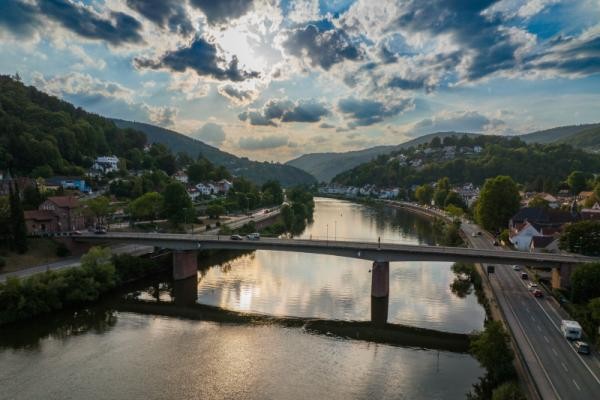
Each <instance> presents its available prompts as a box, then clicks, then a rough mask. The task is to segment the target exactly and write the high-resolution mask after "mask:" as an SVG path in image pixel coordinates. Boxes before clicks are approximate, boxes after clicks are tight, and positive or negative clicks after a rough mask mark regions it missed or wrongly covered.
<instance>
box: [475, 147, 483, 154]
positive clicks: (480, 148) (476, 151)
mask: <svg viewBox="0 0 600 400" xmlns="http://www.w3.org/2000/svg"><path fill="white" fill-rule="evenodd" d="M482 151H483V147H481V146H473V152H475V153H481V152H482Z"/></svg>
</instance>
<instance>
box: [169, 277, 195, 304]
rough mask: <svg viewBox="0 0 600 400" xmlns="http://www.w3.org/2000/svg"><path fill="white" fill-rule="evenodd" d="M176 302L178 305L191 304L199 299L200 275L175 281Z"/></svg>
mask: <svg viewBox="0 0 600 400" xmlns="http://www.w3.org/2000/svg"><path fill="white" fill-rule="evenodd" d="M173 297H174V302H175V304H177V305H178V306H191V305H194V304H196V301H197V300H198V277H197V276H190V277H189V278H186V279H179V280H176V281H174V282H173Z"/></svg>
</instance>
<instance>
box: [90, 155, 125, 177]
mask: <svg viewBox="0 0 600 400" xmlns="http://www.w3.org/2000/svg"><path fill="white" fill-rule="evenodd" d="M92 169H94V170H96V171H102V172H104V173H105V174H106V173H108V172H114V171H118V170H119V157H117V156H101V157H98V158H96V161H95V162H94V165H92Z"/></svg>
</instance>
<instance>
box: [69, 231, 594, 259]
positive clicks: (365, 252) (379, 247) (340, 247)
mask: <svg viewBox="0 0 600 400" xmlns="http://www.w3.org/2000/svg"><path fill="white" fill-rule="evenodd" d="M74 239H76V240H83V241H90V242H98V243H115V242H120V243H132V244H133V243H135V244H142V245H150V246H155V247H163V248H169V249H172V250H180V251H186V250H188V251H189V250H209V249H230V250H272V251H292V252H303V253H317V254H328V255H334V256H340V257H349V258H358V259H363V260H370V261H377V262H390V261H450V262H480V263H487V264H501V265H502V264H504V265H513V264H519V265H530V266H539V267H560V266H561V265H564V266H572V265H576V264H581V263H589V262H598V261H600V259H598V258H593V257H585V256H580V255H572V254H551V253H524V252H518V251H506V250H502V249H497V250H496V249H474V248H466V247H444V246H425V245H407V244H392V243H377V242H354V241H339V240H335V241H334V240H307V239H280V238H264V237H263V238H261V239H260V240H248V239H246V238H244V240H232V239H230V237H229V236H223V235H221V236H219V235H190V234H169V233H135V232H114V233H112V232H111V233H107V234H93V233H84V234H82V235H80V236H74Z"/></svg>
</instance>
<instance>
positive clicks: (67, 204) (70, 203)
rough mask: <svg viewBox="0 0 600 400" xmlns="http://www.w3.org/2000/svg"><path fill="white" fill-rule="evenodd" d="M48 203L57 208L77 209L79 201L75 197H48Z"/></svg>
mask: <svg viewBox="0 0 600 400" xmlns="http://www.w3.org/2000/svg"><path fill="white" fill-rule="evenodd" d="M48 201H51V202H53V203H54V204H56V206H57V207H59V208H77V207H79V200H78V199H77V197H75V196H53V197H48Z"/></svg>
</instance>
